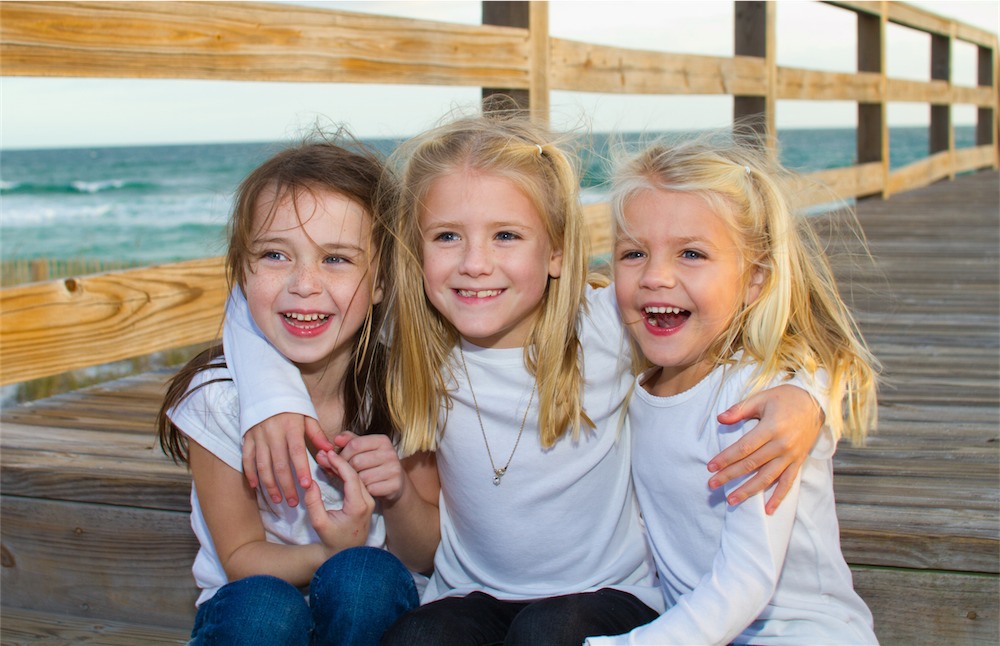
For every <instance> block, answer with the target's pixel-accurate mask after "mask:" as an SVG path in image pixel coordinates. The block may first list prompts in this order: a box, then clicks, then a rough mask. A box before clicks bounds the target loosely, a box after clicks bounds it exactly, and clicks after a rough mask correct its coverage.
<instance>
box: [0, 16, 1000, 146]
mask: <svg viewBox="0 0 1000 646" xmlns="http://www.w3.org/2000/svg"><path fill="white" fill-rule="evenodd" d="M300 4H313V5H317V6H323V7H329V8H340V9H347V10H354V11H366V12H378V13H388V14H393V15H407V16H413V17H420V18H428V19H434V20H447V21H451V22H458V23H467V24H478V22H479V21H480V11H481V8H480V4H479V2H476V1H467V0H451V1H437V2H422V1H419V0H410V1H408V2H380V1H375V0H354V1H347V2H301V3H300ZM611 4H612V2H608V1H602V0H590V1H578V0H554V1H552V2H550V5H549V7H550V8H549V16H550V17H549V21H550V31H551V33H552V34H553V35H554V36H557V37H561V38H571V39H574V40H584V41H589V42H597V43H604V44H610V45H622V46H625V45H627V46H629V47H636V48H641V49H656V50H665V51H673V52H681V53H690V54H706V55H714V56H732V54H733V44H732V40H733V38H732V32H733V15H732V14H733V5H732V2H729V1H707V2H706V1H703V2H692V1H671V2H662V1H653V0H647V1H636V2H624V1H617V2H614V3H613V5H614V7H613V10H612V9H611V7H610V5H611ZM778 4H779V7H778V14H777V16H778V25H777V43H778V64H779V65H785V66H794V67H805V68H813V69H822V70H830V71H844V72H851V71H854V70H855V69H856V58H855V18H854V14H853V13H851V12H849V11H845V10H840V9H837V8H834V7H830V6H828V5H822V4H819V3H815V2H799V1H790V0H789V1H780V2H779V3H778ZM912 4H914V5H918V6H920V7H922V8H925V9H928V10H930V11H932V12H934V13H937V14H940V15H942V16H946V17H950V18H956V19H958V20H961V21H964V22H967V23H970V24H973V25H975V26H977V27H980V28H982V29H985V30H987V31H990V32H992V33H997V31H998V24H1000V2H998V1H997V0H970V1H962V0H934V1H924V2H913V3H912ZM887 41H888V54H887V71H888V73H889V75H890V76H892V77H895V78H906V79H913V80H927V79H928V78H929V69H930V39H929V37H928V36H927V35H926V34H921V33H918V32H914V31H913V30H910V29H905V28H902V27H898V26H895V25H890V27H889V30H888V35H887ZM976 56H977V54H976V48H975V47H973V46H972V45H969V44H967V43H961V42H959V43H957V44H956V45H955V46H954V48H953V52H952V80H953V82H955V83H958V84H962V85H975V81H976V76H975V74H976ZM478 97H479V89H478V88H446V87H427V86H375V85H345V84H340V85H325V84H305V83H249V82H216V81H175V80H159V79H156V80H146V79H127V80H105V79H61V78H19V77H0V148H4V149H20V148H52V147H77V146H99V145H140V144H160V143H218V142H232V141H275V140H281V139H285V138H288V137H295V136H297V135H298V134H300V133H301V132H302V131H304V130H307V129H308V128H309V126H310V125H311V124H313V123H314V122H315V121H316V120H317V119H321V120H329V121H331V122H334V123H344V124H348V125H349V126H350V128H351V129H352V130H353V131H354V132H355V133H356V134H358V135H360V136H364V137H375V136H386V137H399V136H408V135H411V134H413V133H415V132H417V131H419V130H422V129H424V128H426V127H428V126H429V125H431V124H432V123H434V122H435V121H436V120H437V119H439V118H440V117H441V116H442V115H443V114H445V113H446V112H447V111H448V110H449V109H451V108H453V107H456V106H458V107H462V106H465V107H468V106H469V105H472V104H474V102H475V101H476V100H477V99H478ZM552 106H553V121H554V123H555V125H557V126H566V127H569V126H573V127H577V126H580V125H581V124H582V125H584V126H585V127H592V128H593V129H595V130H598V131H607V130H615V129H629V130H670V129H690V128H701V127H718V126H723V125H725V124H728V123H729V121H730V119H731V114H732V100H731V99H730V98H728V97H692V96H678V97H649V96H630V97H620V96H617V95H596V94H580V93H566V92H555V93H553V95H552ZM928 115H929V107H928V106H926V105H922V104H921V105H912V104H890V106H889V122H890V125H921V124H926V123H927V122H928V121H929V116H928ZM953 117H954V120H955V122H956V123H959V124H963V123H964V124H968V123H973V122H974V120H975V108H974V107H973V106H957V107H956V108H955V110H954V111H953ZM777 120H778V126H779V127H815V126H819V127H824V126H825V127H838V126H853V125H854V122H855V107H854V104H853V103H850V102H812V101H811V102H796V101H780V102H779V103H778V108H777Z"/></svg>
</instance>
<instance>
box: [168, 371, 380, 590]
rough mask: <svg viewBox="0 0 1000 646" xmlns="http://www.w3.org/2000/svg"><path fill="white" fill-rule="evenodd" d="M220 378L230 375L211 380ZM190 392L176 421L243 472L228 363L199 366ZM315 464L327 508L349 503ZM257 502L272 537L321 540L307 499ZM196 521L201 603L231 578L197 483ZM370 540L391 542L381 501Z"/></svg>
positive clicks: (292, 542)
mask: <svg viewBox="0 0 1000 646" xmlns="http://www.w3.org/2000/svg"><path fill="white" fill-rule="evenodd" d="M214 379H221V380H224V381H217V382H215V383H208V382H210V381H212V380H214ZM202 384H205V385H204V386H203V387H200V388H199V387H198V386H200V385H202ZM188 392H189V395H188V396H187V397H186V398H185V399H184V400H182V401H181V402H180V403H179V404H177V405H176V406H175V407H174V408H172V409H171V410H170V411H169V416H170V419H171V421H173V423H174V424H176V425H177V427H178V428H180V429H181V430H182V431H183V432H184V434H185V435H187V436H188V437H189V438H190V439H191V440H193V441H195V442H197V443H198V444H199V445H201V446H202V447H204V448H205V449H206V450H207V451H209V452H210V453H211V454H212V455H214V456H216V457H217V458H219V459H220V460H222V461H223V462H225V463H226V464H227V465H229V466H230V467H232V468H233V469H235V470H236V471H239V472H240V473H243V462H242V457H241V445H242V435H241V433H240V427H239V415H240V406H239V400H238V399H237V395H236V386H235V384H234V383H233V382H232V381H230V380H229V371H228V370H227V369H225V368H214V369H211V370H205V371H202V372H199V373H198V374H197V375H195V377H194V379H192V381H191V386H190V387H189V389H188ZM309 466H310V471H311V473H312V477H313V479H314V480H315V481H316V482H317V483H319V488H320V492H321V493H322V494H323V501H324V503H325V504H326V507H327V509H340V508H341V507H343V495H342V493H341V491H340V489H338V488H337V487H335V486H333V485H332V484H331V483H330V480H329V478H328V476H327V475H326V472H325V471H323V470H322V468H320V466H319V465H318V464H316V462H315V460H313V458H312V456H311V455H310V456H309ZM296 488H297V489H298V493H299V500H304V499H305V493H304V492H303V491H302V488H301V487H300V486H299V485H298V484H296ZM257 502H258V506H259V507H260V518H261V521H262V522H263V523H264V530H265V532H266V536H267V540H268V541H271V542H273V543H281V544H284V545H308V544H311V543H318V542H320V539H319V536H318V535H317V534H316V531H315V530H314V529H313V527H312V524H311V523H310V521H309V514H308V512H307V511H306V506H305V504H300V505H298V506H296V507H289V506H288V505H287V504H285V503H281V504H278V505H275V504H273V503H271V502H270V501H269V500H267V498H266V497H264V496H262V495H260V494H258V496H257ZM191 527H192V528H193V529H194V533H195V536H197V537H198V542H199V543H200V544H201V547H200V549H199V550H198V555H197V556H196V557H195V560H194V566H193V568H192V571H193V573H194V578H195V582H196V583H197V585H198V587H199V588H200V589H201V594H200V595H199V597H198V601H197V605H201V604H202V603H204V602H205V601H207V600H208V599H211V598H212V596H214V595H215V593H216V592H217V591H218V589H219V588H220V587H222V586H223V585H225V584H226V583H227V582H228V579H227V577H226V572H225V570H224V569H223V567H222V563H221V562H220V561H219V557H218V554H216V551H215V544H214V543H213V542H212V535H211V534H210V533H209V531H208V526H207V525H206V524H205V518H204V516H203V514H202V512H201V505H200V504H199V502H198V492H197V490H196V487H195V486H194V485H192V487H191ZM365 544H366V545H369V546H372V547H380V548H384V547H385V521H384V520H383V518H382V514H381V510H380V509H379V508H378V507H377V506H376V509H375V513H374V514H372V522H371V526H370V528H369V532H368V538H367V539H366V541H365Z"/></svg>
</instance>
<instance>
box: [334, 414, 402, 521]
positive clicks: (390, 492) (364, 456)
mask: <svg viewBox="0 0 1000 646" xmlns="http://www.w3.org/2000/svg"><path fill="white" fill-rule="evenodd" d="M333 443H334V445H335V446H337V447H338V448H339V449H340V457H342V458H343V459H344V460H346V461H347V462H348V463H349V464H350V465H351V467H353V468H354V470H355V471H357V472H358V475H359V476H360V477H361V482H362V483H364V485H365V487H366V488H367V489H368V493H370V494H371V495H373V496H375V497H376V498H379V499H381V500H382V501H383V502H385V503H387V504H390V505H391V504H392V503H394V502H396V501H397V500H399V497H400V496H401V495H402V493H403V487H404V486H405V481H406V473H405V471H404V470H403V465H402V464H400V461H399V455H398V454H397V453H396V448H395V447H394V446H393V445H392V440H390V439H389V438H388V437H387V436H385V435H355V434H354V433H349V432H347V431H345V432H343V433H340V434H339V435H337V436H336V437H335V438H333Z"/></svg>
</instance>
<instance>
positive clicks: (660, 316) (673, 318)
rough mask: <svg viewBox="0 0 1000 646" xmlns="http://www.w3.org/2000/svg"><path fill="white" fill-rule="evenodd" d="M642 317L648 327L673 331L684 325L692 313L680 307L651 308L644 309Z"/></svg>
mask: <svg viewBox="0 0 1000 646" xmlns="http://www.w3.org/2000/svg"><path fill="white" fill-rule="evenodd" d="M642 315H643V318H644V319H645V321H646V325H647V326H648V327H651V328H656V329H659V330H672V329H675V328H678V327H680V326H681V325H683V324H684V322H685V321H687V320H688V318H690V316H691V312H689V311H687V310H684V309H681V308H679V307H667V306H650V307H644V308H642Z"/></svg>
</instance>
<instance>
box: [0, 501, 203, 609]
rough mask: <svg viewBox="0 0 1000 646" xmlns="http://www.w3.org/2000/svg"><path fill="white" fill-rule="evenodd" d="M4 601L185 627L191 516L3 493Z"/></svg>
mask: <svg viewBox="0 0 1000 646" xmlns="http://www.w3.org/2000/svg"><path fill="white" fill-rule="evenodd" d="M2 505H3V524H2V526H0V536H2V541H3V567H2V592H3V605H4V606H12V607H15V608H28V609H32V610H39V611H43V612H51V613H57V614H66V615H74V616H78V617H85V618H88V619H109V620H113V621H126V622H133V623H137V624H145V625H150V626H167V627H175V628H188V629H190V627H191V626H192V625H193V624H194V602H195V599H196V597H197V591H196V588H195V586H194V579H193V578H192V576H191V564H192V563H193V562H194V556H195V554H196V553H197V550H198V541H197V540H195V538H194V534H193V533H192V532H191V525H190V514H189V513H182V512H169V511H153V510H148V509H137V508H132V507H117V506H113V505H93V504H83V503H74V502H59V501H52V500H39V499H32V498H22V497H14V496H8V495H6V492H5V493H4V495H3V496H2Z"/></svg>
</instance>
